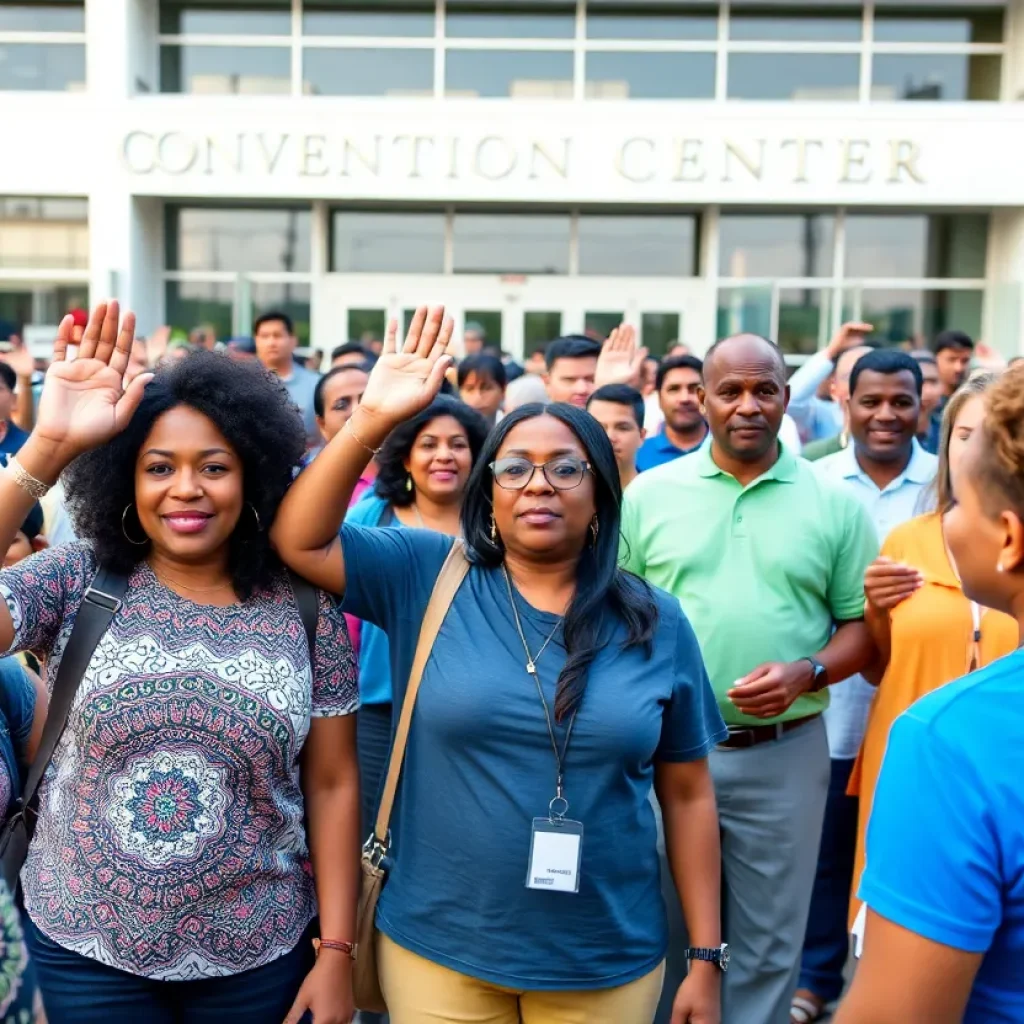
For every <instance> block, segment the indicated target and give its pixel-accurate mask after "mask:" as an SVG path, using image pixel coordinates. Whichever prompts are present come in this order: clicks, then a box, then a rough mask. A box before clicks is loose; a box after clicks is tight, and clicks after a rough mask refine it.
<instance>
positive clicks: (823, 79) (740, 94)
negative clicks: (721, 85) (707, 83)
mask: <svg viewBox="0 0 1024 1024" xmlns="http://www.w3.org/2000/svg"><path fill="white" fill-rule="evenodd" d="M859 82H860V57H858V56H857V55H856V54H831V53H733V54H731V55H730V56H729V99H731V100H801V101H806V100H855V99H857V96H858V95H859V91H860V86H859Z"/></svg>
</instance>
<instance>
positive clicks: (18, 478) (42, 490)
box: [7, 457, 51, 501]
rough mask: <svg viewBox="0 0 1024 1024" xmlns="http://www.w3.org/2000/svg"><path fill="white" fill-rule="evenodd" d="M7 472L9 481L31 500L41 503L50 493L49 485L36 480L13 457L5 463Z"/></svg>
mask: <svg viewBox="0 0 1024 1024" xmlns="http://www.w3.org/2000/svg"><path fill="white" fill-rule="evenodd" d="M7 472H8V473H9V474H10V476H11V479H12V480H13V481H14V482H15V483H16V484H17V485H18V486H19V487H20V488H21V489H22V490H23V491H24V492H25V493H26V494H27V495H28V496H29V497H30V498H32V499H33V500H35V501H41V500H42V499H43V498H45V497H46V495H47V494H48V493H49V491H50V487H51V485H50V484H44V483H43V481H42V480H37V479H36V478H35V477H34V476H33V475H32V474H31V473H30V472H29V471H28V470H27V469H25V467H24V466H23V465H22V464H21V463H20V462H19V461H18V460H17V459H16V458H14V457H12V458H11V459H10V461H9V462H8V463H7Z"/></svg>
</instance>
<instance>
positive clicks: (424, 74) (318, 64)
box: [302, 48, 434, 97]
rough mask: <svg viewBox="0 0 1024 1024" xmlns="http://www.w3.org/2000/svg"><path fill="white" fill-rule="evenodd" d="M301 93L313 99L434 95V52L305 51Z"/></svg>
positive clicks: (381, 50) (378, 50)
mask: <svg viewBox="0 0 1024 1024" xmlns="http://www.w3.org/2000/svg"><path fill="white" fill-rule="evenodd" d="M302 76H303V90H302V91H303V92H304V93H306V94H307V95H313V96H428V97H429V96H433V94H434V51H433V50H385V49H379V48H377V49H374V48H367V49H365V50H351V49H346V50H325V49H306V50H305V51H304V53H303V58H302Z"/></svg>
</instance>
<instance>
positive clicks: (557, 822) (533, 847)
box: [526, 796, 583, 892]
mask: <svg viewBox="0 0 1024 1024" xmlns="http://www.w3.org/2000/svg"><path fill="white" fill-rule="evenodd" d="M556 808H557V810H556ZM568 810H569V802H568V800H566V799H565V797H561V796H556V797H555V798H554V799H553V800H552V801H551V804H550V805H549V807H548V816H547V817H546V818H534V819H533V828H532V830H531V833H530V859H529V867H528V869H527V872H526V888H527V889H546V890H548V891H549V892H579V891H580V864H581V862H582V860H583V823H582V822H580V821H573V820H572V819H571V818H567V817H566V816H565V815H566V813H567V812H568Z"/></svg>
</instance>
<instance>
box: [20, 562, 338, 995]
mask: <svg viewBox="0 0 1024 1024" xmlns="http://www.w3.org/2000/svg"><path fill="white" fill-rule="evenodd" d="M95 573H96V563H95V559H94V556H93V555H92V553H91V551H90V550H89V548H87V547H86V546H84V545H77V544H76V545H68V546H65V547H62V548H56V549H51V550H49V551H46V552H43V553H41V554H39V555H36V556H34V557H33V558H30V559H28V560H27V561H25V562H22V563H20V564H19V565H18V566H16V567H14V568H13V569H9V570H5V571H4V572H3V573H0V595H2V596H3V598H4V599H5V600H6V602H7V605H8V608H10V610H11V614H12V617H13V619H14V623H15V630H16V634H15V642H14V648H15V649H18V650H22V649H30V650H34V651H38V652H41V653H42V654H43V655H44V656H46V657H47V658H48V661H49V664H48V673H47V675H48V679H49V680H51V681H52V680H53V679H54V678H55V677H56V672H57V668H58V666H59V662H60V658H61V655H62V654H63V651H64V649H65V647H66V645H67V641H68V638H69V636H70V634H71V629H72V627H73V625H74V619H75V616H76V614H77V611H78V608H79V606H80V605H81V602H82V598H83V596H84V593H85V590H86V588H87V586H88V583H89V582H90V581H91V580H92V578H93V577H94V575H95ZM314 660H315V665H314V666H313V668H312V670H311V668H310V664H309V656H308V646H307V640H306V634H305V631H304V630H303V626H302V622H301V619H300V617H299V613H298V609H297V607H296V604H295V600H294V596H293V594H292V591H291V587H290V585H289V583H288V580H287V578H286V577H285V576H283V575H282V576H281V577H280V579H278V580H277V581H276V582H275V584H274V585H273V586H272V587H271V588H270V589H269V591H267V592H265V593H262V594H260V595H258V596H256V597H254V598H252V599H251V600H249V601H246V602H244V603H241V604H236V605H232V606H229V607H226V608H220V607H211V606H207V605H197V604H193V603H192V602H190V601H187V600H185V599H183V598H180V597H178V596H177V595H176V594H174V593H173V592H171V591H169V590H168V589H167V588H165V587H163V586H162V585H161V584H160V583H159V582H158V581H157V579H156V577H155V576H154V575H153V573H152V571H151V570H150V569H149V567H148V566H147V565H146V564H145V563H143V564H140V565H139V566H138V567H137V568H136V570H135V571H134V573H133V574H132V576H131V578H130V580H129V586H128V590H127V593H126V594H125V598H124V602H123V604H122V606H121V608H120V609H119V610H118V612H117V614H116V615H115V616H114V619H113V621H112V623H111V626H110V628H109V629H108V630H107V633H106V635H105V636H104V637H103V638H102V639H101V640H100V643H99V645H98V646H97V648H96V652H95V654H94V655H93V658H92V661H91V663H90V665H89V669H88V671H87V672H86V676H85V679H84V680H83V682H82V685H81V687H80V688H79V691H78V694H77V696H76V698H75V703H74V706H73V707H72V710H71V714H70V716H69V719H68V727H67V729H66V731H65V733H64V736H63V737H62V739H61V743H60V745H59V747H58V749H57V752H56V754H55V756H54V759H53V763H52V764H51V766H50V769H49V771H48V772H47V775H46V779H45V780H44V783H43V786H42V790H41V799H40V815H39V822H38V825H37V828H36V833H35V836H34V838H33V841H32V845H31V848H30V850H29V856H28V861H27V862H26V866H25V870H24V872H23V875H22V885H23V888H24V893H25V905H26V909H27V910H28V913H29V915H30V916H31V918H32V920H33V922H34V923H35V924H36V925H37V926H38V927H39V928H40V930H41V931H42V932H44V934H46V935H47V936H48V937H49V938H50V939H52V940H53V941H54V942H56V943H58V944H59V945H61V946H63V947H64V948H66V949H70V950H73V951H75V952H78V953H81V954H83V955H85V956H88V957H91V958H93V959H96V960H99V961H100V962H102V963H105V964H108V965H110V966H112V967H116V968H119V969H121V970H124V971H129V972H131V973H133V974H139V975H143V976H146V977H149V978H154V979H160V980H188V979H197V978H209V977H218V976H223V975H229V974H235V973H238V972H241V971H245V970H249V969H251V968H254V967H259V966H262V965H263V964H265V963H269V962H270V961H272V960H274V959H276V958H277V957H280V956H282V955H284V954H285V953H287V952H289V951H290V950H291V949H293V948H294V946H295V944H296V943H297V942H298V941H299V939H300V938H301V936H302V933H303V931H304V930H305V928H306V926H307V925H308V924H309V921H310V920H311V918H312V917H313V916H314V915H315V912H316V901H315V894H314V889H313V880H312V873H311V870H310V865H309V855H308V850H307V847H306V838H305V830H304V827H303V800H302V792H301V790H300V788H299V753H300V751H301V749H302V745H303V742H304V741H305V738H306V735H307V733H308V730H309V723H310V718H311V717H317V716H325V717H326V716H336V715H346V714H350V713H351V712H353V711H354V710H355V709H356V707H357V705H358V688H357V682H356V670H355V663H354V659H353V657H352V651H351V647H350V645H349V642H348V635H347V632H346V629H345V624H344V620H343V618H342V616H341V614H340V612H339V611H338V610H337V608H336V606H335V605H334V603H333V602H332V601H330V600H329V599H328V598H327V597H326V595H323V594H321V595H320V620H319V625H318V629H317V637H316V655H315V659H314Z"/></svg>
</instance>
